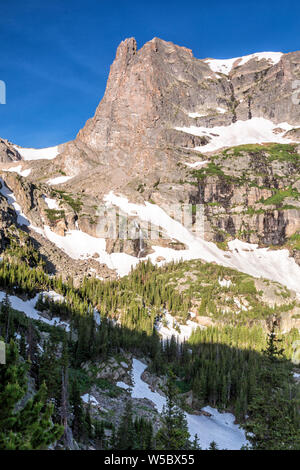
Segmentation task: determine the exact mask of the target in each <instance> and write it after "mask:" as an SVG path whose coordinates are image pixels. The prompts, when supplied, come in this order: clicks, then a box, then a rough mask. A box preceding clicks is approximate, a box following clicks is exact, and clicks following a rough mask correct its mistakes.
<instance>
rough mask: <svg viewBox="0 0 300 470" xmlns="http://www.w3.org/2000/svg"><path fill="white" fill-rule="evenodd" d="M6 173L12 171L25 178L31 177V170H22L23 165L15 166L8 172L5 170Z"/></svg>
mask: <svg viewBox="0 0 300 470" xmlns="http://www.w3.org/2000/svg"><path fill="white" fill-rule="evenodd" d="M4 171H11V172H14V173H18V174H19V175H20V176H24V177H25V178H26V176H29V175H30V173H31V169H30V168H27V169H26V170H22V165H18V166H13V167H12V168H8V169H7V170H4Z"/></svg>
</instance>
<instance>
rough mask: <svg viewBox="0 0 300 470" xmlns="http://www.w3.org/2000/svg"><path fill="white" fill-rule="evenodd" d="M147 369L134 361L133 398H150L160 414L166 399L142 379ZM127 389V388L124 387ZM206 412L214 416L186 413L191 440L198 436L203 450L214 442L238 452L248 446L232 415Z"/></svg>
mask: <svg viewBox="0 0 300 470" xmlns="http://www.w3.org/2000/svg"><path fill="white" fill-rule="evenodd" d="M146 368H147V366H146V365H145V364H143V363H142V362H141V361H139V360H138V359H133V371H132V372H133V383H134V385H133V388H132V392H131V396H132V397H133V398H148V400H151V401H152V402H153V403H154V404H155V406H156V408H157V411H158V412H159V413H161V412H162V409H163V406H164V405H165V404H166V398H165V397H164V396H162V395H160V394H159V393H158V392H152V391H151V389H150V387H149V385H148V384H147V383H146V382H144V381H143V380H142V378H141V375H142V373H143V372H144V370H145V369H146ZM122 388H125V387H122ZM203 410H204V411H206V412H208V413H210V414H211V415H212V416H211V417H208V416H204V415H193V414H188V413H185V416H186V419H187V423H188V428H189V432H190V435H191V439H193V438H194V436H195V434H197V435H198V438H199V443H200V446H201V448H202V449H207V448H208V447H209V445H210V443H211V442H212V441H215V442H216V443H217V445H218V447H219V449H228V450H229V449H230V450H238V449H240V448H241V447H242V446H243V445H246V444H247V440H246V437H245V433H244V431H243V429H241V428H240V427H239V426H238V425H236V424H234V421H235V417H234V416H233V415H232V414H230V413H219V412H218V410H216V409H214V408H211V407H210V406H207V407H205V408H203Z"/></svg>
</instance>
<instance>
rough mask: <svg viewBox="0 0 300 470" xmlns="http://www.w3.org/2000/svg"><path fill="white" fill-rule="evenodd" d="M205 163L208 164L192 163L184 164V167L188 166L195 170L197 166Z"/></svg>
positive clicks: (202, 163)
mask: <svg viewBox="0 0 300 470" xmlns="http://www.w3.org/2000/svg"><path fill="white" fill-rule="evenodd" d="M206 163H208V160H205V161H203V162H194V163H188V162H184V164H185V165H186V166H189V167H191V168H196V167H197V166H202V165H206Z"/></svg>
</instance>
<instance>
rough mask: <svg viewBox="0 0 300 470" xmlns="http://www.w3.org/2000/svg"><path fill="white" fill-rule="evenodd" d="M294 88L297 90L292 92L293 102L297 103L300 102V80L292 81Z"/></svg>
mask: <svg viewBox="0 0 300 470" xmlns="http://www.w3.org/2000/svg"><path fill="white" fill-rule="evenodd" d="M292 89H293V90H295V91H294V92H293V94H292V102H293V104H295V105H298V104H300V80H294V81H293V82H292Z"/></svg>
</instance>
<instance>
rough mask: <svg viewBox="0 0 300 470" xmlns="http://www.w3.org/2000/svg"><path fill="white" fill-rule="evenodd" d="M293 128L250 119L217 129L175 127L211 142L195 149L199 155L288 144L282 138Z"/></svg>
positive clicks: (256, 118) (260, 119)
mask: <svg viewBox="0 0 300 470" xmlns="http://www.w3.org/2000/svg"><path fill="white" fill-rule="evenodd" d="M279 128H280V129H282V131H281V132H278V133H277V132H276V133H274V129H279ZM292 128H293V126H291V125H290V124H288V123H286V122H283V123H280V124H274V123H273V122H272V121H269V120H268V119H264V118H258V117H255V118H252V119H248V120H247V121H237V122H235V123H233V124H230V125H229V126H217V127H196V126H191V127H176V129H177V130H180V131H183V132H187V133H188V134H192V135H197V136H206V137H209V138H210V139H211V140H210V142H209V143H208V144H206V145H203V146H201V147H196V149H195V150H200V151H201V153H205V152H213V151H215V150H218V149H221V148H223V147H233V146H235V145H243V144H261V143H266V142H276V143H283V144H288V143H290V142H291V141H290V140H289V139H286V138H284V137H283V135H284V134H285V132H287V131H289V130H291V129H292Z"/></svg>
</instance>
